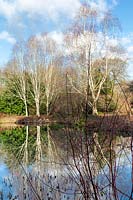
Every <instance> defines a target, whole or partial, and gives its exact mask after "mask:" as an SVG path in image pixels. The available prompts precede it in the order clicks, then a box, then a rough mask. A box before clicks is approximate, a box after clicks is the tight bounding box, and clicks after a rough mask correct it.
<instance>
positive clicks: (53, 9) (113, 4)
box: [0, 0, 133, 79]
mask: <svg viewBox="0 0 133 200" xmlns="http://www.w3.org/2000/svg"><path fill="white" fill-rule="evenodd" d="M88 2H89V3H90V4H91V6H93V7H97V8H99V9H100V10H101V11H103V12H104V11H105V10H106V9H111V10H112V12H113V14H114V15H115V16H117V17H118V18H119V20H120V23H121V26H122V33H121V34H120V40H121V43H122V44H123V46H124V47H125V48H126V50H127V53H128V54H127V56H128V57H129V58H130V62H129V67H128V74H129V75H130V78H131V79H133V68H132V60H133V59H132V58H133V24H132V19H133V11H132V9H133V0H88ZM79 7H80V0H0V66H1V67H2V66H4V64H5V63H6V62H7V61H8V60H9V58H10V57H11V49H12V47H13V45H14V44H15V42H16V41H17V40H20V39H27V38H28V37H30V36H31V35H35V34H39V33H41V32H51V36H52V37H53V38H54V39H56V40H57V41H58V42H60V41H61V37H62V32H63V30H64V29H65V28H66V26H68V25H69V24H70V23H71V21H72V19H73V17H74V15H75V13H76V12H77V10H78V9H79Z"/></svg>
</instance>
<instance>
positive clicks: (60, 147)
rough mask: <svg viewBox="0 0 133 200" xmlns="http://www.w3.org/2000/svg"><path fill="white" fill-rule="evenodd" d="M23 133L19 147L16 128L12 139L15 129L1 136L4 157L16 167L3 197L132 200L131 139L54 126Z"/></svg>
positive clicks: (13, 167)
mask: <svg viewBox="0 0 133 200" xmlns="http://www.w3.org/2000/svg"><path fill="white" fill-rule="evenodd" d="M23 131H25V133H23V137H22V136H21V138H19V139H18V143H19V145H17V143H16V139H15V140H14V139H13V138H15V137H16V135H18V134H17V131H16V129H15V130H10V132H11V134H12V140H11V137H10V138H8V137H9V131H7V132H6V131H5V132H3V133H2V134H1V142H2V143H3V145H2V146H1V149H2V151H3V152H2V151H1V155H2V157H3V158H4V157H5V163H6V165H7V166H8V167H9V169H10V176H8V177H7V178H6V177H5V178H3V183H2V185H3V186H2V187H3V188H4V191H6V193H4V192H1V193H0V195H1V199H2V198H3V199H13V198H14V199H19V200H23V199H26V200H36V199H41V200H42V199H46V200H47V199H48V200H59V199H60V200H65V199H69V200H74V199H75V200H79V199H85V200H89V199H90V200H91V199H92V200H93V199H97V200H104V199H110V200H120V199H124V200H127V199H132V166H133V165H132V160H133V159H132V155H133V154H132V137H131V136H128V137H123V136H119V135H118V136H117V134H111V133H107V134H102V133H96V132H91V131H90V132H89V133H87V134H86V132H85V130H84V129H78V128H73V127H69V128H68V127H67V128H63V129H58V130H53V129H51V127H50V126H48V125H47V126H46V127H40V126H37V127H28V126H26V127H25V128H23ZM18 132H20V129H18ZM13 133H14V136H13ZM21 134H22V133H21ZM6 136H7V138H6ZM9 139H10V144H8V146H7V141H8V140H9ZM13 145H14V146H13ZM9 147H10V148H9ZM14 149H15V151H14ZM14 152H15V153H14ZM11 159H12V161H11ZM126 170H128V171H126ZM5 188H7V189H5ZM2 195H3V197H2Z"/></svg>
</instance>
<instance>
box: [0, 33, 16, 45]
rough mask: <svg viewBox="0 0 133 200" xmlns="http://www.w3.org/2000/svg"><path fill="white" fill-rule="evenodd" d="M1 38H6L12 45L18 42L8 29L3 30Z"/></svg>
mask: <svg viewBox="0 0 133 200" xmlns="http://www.w3.org/2000/svg"><path fill="white" fill-rule="evenodd" d="M0 40H5V41H7V42H9V43H10V44H12V45H13V44H15V43H16V40H15V38H14V37H12V36H11V35H10V34H9V33H8V32H7V31H2V32H1V33H0Z"/></svg>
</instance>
